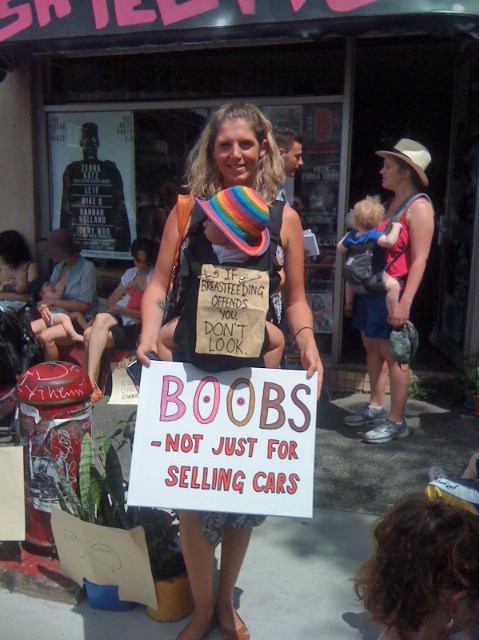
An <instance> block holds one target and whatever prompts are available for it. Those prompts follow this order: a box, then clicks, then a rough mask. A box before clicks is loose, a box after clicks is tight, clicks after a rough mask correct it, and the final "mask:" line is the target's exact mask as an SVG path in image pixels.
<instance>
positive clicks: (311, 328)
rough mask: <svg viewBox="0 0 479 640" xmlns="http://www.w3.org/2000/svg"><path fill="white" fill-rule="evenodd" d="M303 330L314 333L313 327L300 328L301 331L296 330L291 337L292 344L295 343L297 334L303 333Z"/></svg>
mask: <svg viewBox="0 0 479 640" xmlns="http://www.w3.org/2000/svg"><path fill="white" fill-rule="evenodd" d="M304 329H309V330H310V331H313V333H314V330H313V327H308V326H305V327H301V329H298V330H297V331H296V333H295V334H294V336H293V342H295V341H296V336H297V335H298V333H301V331H303V330H304Z"/></svg>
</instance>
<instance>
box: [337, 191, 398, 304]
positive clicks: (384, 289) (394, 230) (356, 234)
mask: <svg viewBox="0 0 479 640" xmlns="http://www.w3.org/2000/svg"><path fill="white" fill-rule="evenodd" d="M383 218H384V207H383V205H382V204H381V203H380V201H379V199H378V198H377V197H373V196H367V197H366V198H364V200H359V201H358V202H356V204H355V205H354V207H353V208H352V210H351V223H352V227H353V229H352V230H351V231H349V232H348V233H347V234H346V235H345V236H344V237H343V238H342V239H341V240H340V242H339V243H338V246H337V250H338V251H339V253H343V254H346V262H345V264H344V269H343V275H344V278H345V280H346V285H345V301H344V302H345V304H344V313H345V315H346V316H350V315H352V310H353V296H354V294H355V293H362V294H364V293H372V294H380V293H385V294H386V306H387V309H388V314H389V315H392V312H393V309H394V307H395V305H396V304H397V301H398V299H399V293H400V284H399V282H398V281H397V280H396V278H393V277H391V276H390V275H388V274H387V273H386V271H385V270H384V269H383V270H382V271H379V272H378V273H373V251H374V247H375V245H378V246H380V247H383V248H387V249H389V248H391V247H393V246H394V245H395V244H396V242H397V241H398V238H399V233H400V231H401V224H400V223H399V222H393V223H392V227H391V230H390V231H389V233H385V232H384V231H378V229H376V227H377V226H378V225H379V224H381V222H382V221H383Z"/></svg>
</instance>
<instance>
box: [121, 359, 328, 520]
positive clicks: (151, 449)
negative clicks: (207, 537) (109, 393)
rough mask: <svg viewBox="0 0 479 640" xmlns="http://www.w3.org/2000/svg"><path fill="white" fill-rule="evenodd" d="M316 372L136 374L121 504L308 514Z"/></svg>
mask: <svg viewBox="0 0 479 640" xmlns="http://www.w3.org/2000/svg"><path fill="white" fill-rule="evenodd" d="M316 386H317V381H316V376H314V377H313V378H311V379H310V380H308V379H307V378H306V373H305V372H304V371H291V370H279V369H255V368H252V369H250V368H244V369H237V370H235V371H227V372H221V373H217V374H209V373H206V372H204V371H200V370H199V369H196V368H195V367H193V366H192V365H188V364H182V363H178V362H151V365H150V367H149V368H148V369H146V368H144V369H143V373H142V379H141V386H140V394H139V400H138V413H137V420H136V427H135V440H134V446H133V454H132V461H131V469H130V482H129V488H128V504H129V505H136V506H149V507H163V508H173V509H193V510H201V511H203V510H204V511H221V512H228V513H250V514H264V515H278V516H294V517H312V512H313V480H314V458H315V450H314V447H315V434H316Z"/></svg>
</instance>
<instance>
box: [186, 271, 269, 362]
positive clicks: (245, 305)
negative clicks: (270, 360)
mask: <svg viewBox="0 0 479 640" xmlns="http://www.w3.org/2000/svg"><path fill="white" fill-rule="evenodd" d="M268 307H269V275H268V273H267V272H266V271H258V270H257V269H244V268H242V267H225V266H222V265H212V264H204V265H202V268H201V277H200V285H199V290H198V307H197V316H196V336H197V338H196V349H195V351H196V353H208V354H221V355H224V356H235V357H236V358H257V357H258V356H259V355H260V354H261V348H262V346H263V342H264V328H265V321H266V313H267V311H268Z"/></svg>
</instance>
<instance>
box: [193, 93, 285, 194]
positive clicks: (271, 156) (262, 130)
mask: <svg viewBox="0 0 479 640" xmlns="http://www.w3.org/2000/svg"><path fill="white" fill-rule="evenodd" d="M231 120H244V121H245V122H246V123H247V124H249V125H250V127H251V130H252V131H253V133H254V135H255V136H256V139H257V140H258V142H259V144H260V145H263V143H264V142H265V146H264V148H265V153H264V155H263V157H262V158H260V159H259V163H258V170H257V172H256V175H255V177H254V180H253V184H252V185H251V186H252V187H253V189H255V190H256V191H258V193H260V194H261V195H262V196H263V198H264V199H265V201H266V202H267V203H268V204H271V203H272V202H274V200H275V199H276V194H277V192H278V191H279V189H280V188H281V187H282V186H283V183H284V169H283V162H282V160H281V156H280V154H279V151H278V146H277V144H276V142H275V140H274V137H273V133H272V129H273V127H272V125H271V122H270V121H269V120H268V119H267V118H265V117H264V115H263V114H262V113H261V111H260V110H259V109H258V108H257V107H256V106H255V105H253V104H248V103H229V104H225V105H223V106H222V107H220V108H219V109H218V110H217V111H216V112H215V113H214V114H213V115H212V116H211V118H210V119H209V120H208V122H207V124H206V126H205V128H204V129H203V131H202V133H201V135H200V137H199V138H198V140H197V142H196V144H195V146H194V147H193V149H192V150H191V152H190V154H189V156H188V160H187V164H186V180H187V184H186V187H187V188H188V190H189V192H190V194H191V195H193V196H195V197H197V198H202V199H205V200H208V199H210V198H212V197H213V196H214V195H215V194H216V193H217V192H218V191H221V189H223V188H224V185H223V182H222V177H221V174H220V172H219V171H218V167H217V165H216V162H215V159H214V158H213V147H214V144H215V140H216V137H217V135H218V131H219V128H220V127H221V125H222V124H223V123H224V122H226V121H231Z"/></svg>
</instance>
